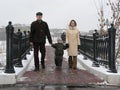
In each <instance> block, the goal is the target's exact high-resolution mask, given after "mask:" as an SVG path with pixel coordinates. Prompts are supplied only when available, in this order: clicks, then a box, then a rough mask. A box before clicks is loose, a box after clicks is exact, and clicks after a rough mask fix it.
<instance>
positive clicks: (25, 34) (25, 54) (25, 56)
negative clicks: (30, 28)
mask: <svg viewBox="0 0 120 90" xmlns="http://www.w3.org/2000/svg"><path fill="white" fill-rule="evenodd" d="M24 35H25V56H24V59H25V60H27V57H26V55H27V52H26V50H27V43H26V39H27V33H26V31H24Z"/></svg>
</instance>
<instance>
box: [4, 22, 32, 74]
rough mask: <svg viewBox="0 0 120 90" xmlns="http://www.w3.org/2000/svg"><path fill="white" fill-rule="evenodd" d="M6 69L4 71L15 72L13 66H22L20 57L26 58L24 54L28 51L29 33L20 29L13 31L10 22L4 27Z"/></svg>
mask: <svg viewBox="0 0 120 90" xmlns="http://www.w3.org/2000/svg"><path fill="white" fill-rule="evenodd" d="M6 39H7V40H6V42H7V48H6V53H7V55H6V59H7V60H6V69H5V73H15V70H14V66H15V67H23V65H22V59H23V58H24V59H25V60H26V59H27V58H26V54H27V53H29V51H30V42H29V33H28V34H27V32H26V31H24V33H22V32H21V31H20V29H18V32H16V33H14V27H13V26H12V23H11V22H9V25H8V26H7V27H6Z"/></svg>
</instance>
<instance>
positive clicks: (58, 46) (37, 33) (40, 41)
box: [30, 12, 80, 71]
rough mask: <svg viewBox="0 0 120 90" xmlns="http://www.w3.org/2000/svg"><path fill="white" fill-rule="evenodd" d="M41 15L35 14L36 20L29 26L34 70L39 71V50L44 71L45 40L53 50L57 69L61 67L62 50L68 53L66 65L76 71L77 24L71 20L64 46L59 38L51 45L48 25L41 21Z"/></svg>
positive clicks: (78, 40) (78, 41) (39, 13)
mask: <svg viewBox="0 0 120 90" xmlns="http://www.w3.org/2000/svg"><path fill="white" fill-rule="evenodd" d="M42 16H43V14H42V13H41V12H37V13H36V18H37V20H36V21H34V22H32V24H31V32H30V44H31V45H33V48H34V64H35V70H34V71H39V55H38V54H39V50H40V53H41V66H42V69H45V53H46V48H45V43H46V38H47V39H48V41H49V43H50V44H51V46H52V47H53V48H55V64H56V66H57V67H61V66H62V60H63V54H64V49H67V51H68V56H69V58H68V65H69V68H71V69H77V55H78V47H79V45H80V38H79V36H80V35H79V30H78V29H77V28H76V26H77V23H76V21H75V20H71V21H70V24H69V28H68V29H67V30H66V44H63V42H62V40H61V39H60V38H59V39H58V40H57V43H55V44H53V43H52V38H51V35H50V30H49V27H48V24H47V23H46V22H45V21H43V20H42Z"/></svg>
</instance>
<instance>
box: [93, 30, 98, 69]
mask: <svg viewBox="0 0 120 90" xmlns="http://www.w3.org/2000/svg"><path fill="white" fill-rule="evenodd" d="M97 35H98V34H97V32H95V33H94V34H93V54H94V55H93V60H94V61H93V64H92V66H93V67H99V64H98V62H97V59H96V58H97V50H96V49H97Z"/></svg>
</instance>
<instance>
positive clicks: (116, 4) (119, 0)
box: [107, 0, 120, 59]
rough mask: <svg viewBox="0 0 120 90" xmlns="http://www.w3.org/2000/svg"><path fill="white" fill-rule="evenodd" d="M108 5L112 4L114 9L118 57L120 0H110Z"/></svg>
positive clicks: (119, 47) (118, 52) (113, 20)
mask: <svg viewBox="0 0 120 90" xmlns="http://www.w3.org/2000/svg"><path fill="white" fill-rule="evenodd" d="M107 6H110V8H111V11H112V16H111V19H112V23H113V24H114V26H115V28H116V30H117V31H116V33H117V34H116V45H117V46H116V59H117V58H120V0H114V1H112V0H108V3H107Z"/></svg>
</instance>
